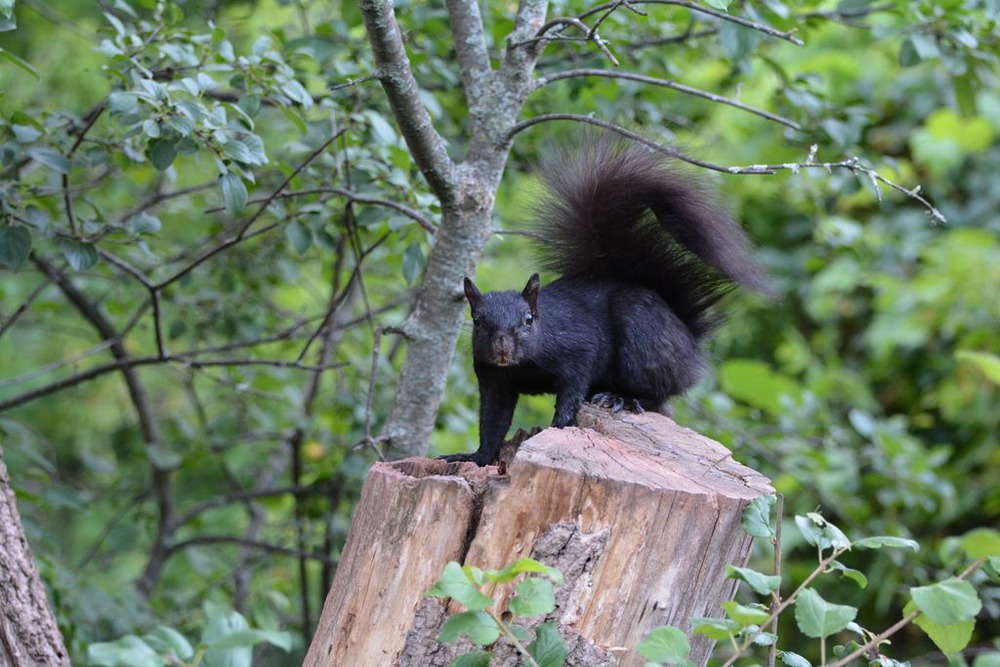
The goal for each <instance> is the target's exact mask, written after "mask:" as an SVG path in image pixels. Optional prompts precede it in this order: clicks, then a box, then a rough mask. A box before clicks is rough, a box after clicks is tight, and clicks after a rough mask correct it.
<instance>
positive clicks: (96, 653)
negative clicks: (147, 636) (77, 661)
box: [87, 635, 164, 667]
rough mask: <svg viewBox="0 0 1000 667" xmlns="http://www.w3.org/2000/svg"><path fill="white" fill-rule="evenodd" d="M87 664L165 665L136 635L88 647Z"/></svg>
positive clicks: (122, 666) (109, 666)
mask: <svg viewBox="0 0 1000 667" xmlns="http://www.w3.org/2000/svg"><path fill="white" fill-rule="evenodd" d="M87 662H88V664H91V665H97V666H100V667H161V666H162V665H163V664H164V661H163V659H162V658H160V656H158V655H157V654H156V651H154V650H153V649H152V647H150V646H149V644H147V643H146V642H144V641H143V640H141V639H139V638H138V637H136V636H135V635H125V636H124V637H122V638H121V639H116V640H115V641H113V642H100V643H97V644H91V645H90V646H88V647H87Z"/></svg>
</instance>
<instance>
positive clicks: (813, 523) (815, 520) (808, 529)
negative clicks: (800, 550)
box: [795, 512, 851, 550]
mask: <svg viewBox="0 0 1000 667" xmlns="http://www.w3.org/2000/svg"><path fill="white" fill-rule="evenodd" d="M795 525H796V526H798V528H799V532H800V533H802V537H804V538H805V540H806V542H808V543H809V544H812V545H815V546H818V547H819V548H820V549H822V550H826V549H847V548H849V547H850V546H851V541H850V540H849V539H847V536H846V535H844V533H843V532H841V530H840V529H839V528H837V527H836V526H834V525H833V524H832V523H830V522H829V521H827V520H826V519H824V518H823V516H822V515H821V514H818V513H816V512H809V513H807V514H806V515H805V516H796V517H795Z"/></svg>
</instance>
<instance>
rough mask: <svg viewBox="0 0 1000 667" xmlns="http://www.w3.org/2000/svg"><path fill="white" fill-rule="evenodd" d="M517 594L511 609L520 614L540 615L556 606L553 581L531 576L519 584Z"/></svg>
mask: <svg viewBox="0 0 1000 667" xmlns="http://www.w3.org/2000/svg"><path fill="white" fill-rule="evenodd" d="M516 591H517V595H515V596H514V599H513V600H511V601H510V610H511V611H512V612H514V613H515V614H517V615H518V616H529V617H530V616H539V615H541V614H548V613H549V612H551V611H552V610H553V609H555V608H556V596H555V593H554V592H553V590H552V583H551V582H549V581H547V580H545V579H539V578H538V577H529V578H527V579H524V580H523V581H521V582H519V583H518V584H517V588H516Z"/></svg>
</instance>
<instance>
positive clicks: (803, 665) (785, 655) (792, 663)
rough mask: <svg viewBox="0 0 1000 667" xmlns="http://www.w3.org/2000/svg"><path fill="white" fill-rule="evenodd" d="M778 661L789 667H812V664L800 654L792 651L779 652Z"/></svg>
mask: <svg viewBox="0 0 1000 667" xmlns="http://www.w3.org/2000/svg"><path fill="white" fill-rule="evenodd" d="M778 660H781V662H783V663H785V664H786V665H788V666H789V667H812V663H811V662H809V661H808V660H806V659H805V658H803V657H802V656H801V655H799V654H798V653H792V652H791V651H778Z"/></svg>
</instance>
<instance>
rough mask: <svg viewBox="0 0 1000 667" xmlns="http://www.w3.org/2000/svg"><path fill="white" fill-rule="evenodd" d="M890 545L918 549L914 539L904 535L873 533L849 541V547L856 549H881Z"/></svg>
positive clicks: (918, 546)
mask: <svg viewBox="0 0 1000 667" xmlns="http://www.w3.org/2000/svg"><path fill="white" fill-rule="evenodd" d="M882 547H890V548H892V549H912V550H913V551H914V552H916V551H920V545H919V544H918V543H917V542H916V541H914V540H908V539H906V538H905V537H893V536H892V535H874V536H872V537H862V538H861V539H860V540H854V541H853V542H851V548H852V549H854V548H857V549H881V548H882Z"/></svg>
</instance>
